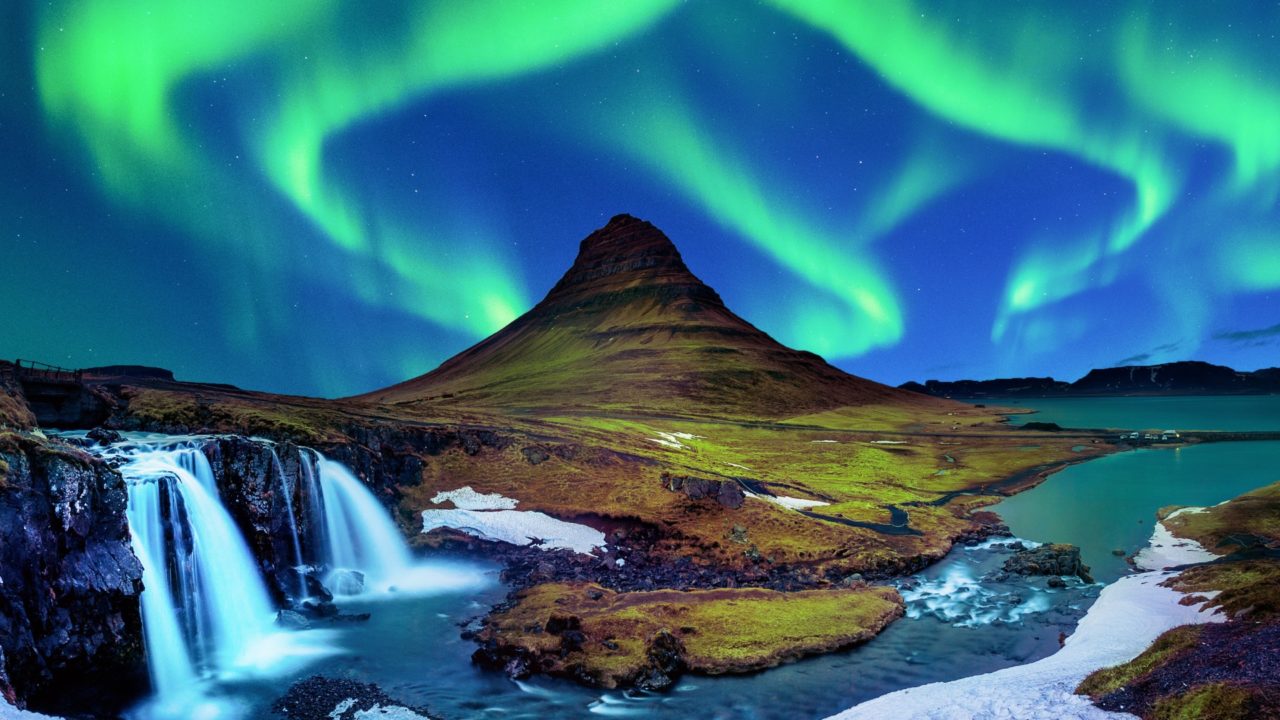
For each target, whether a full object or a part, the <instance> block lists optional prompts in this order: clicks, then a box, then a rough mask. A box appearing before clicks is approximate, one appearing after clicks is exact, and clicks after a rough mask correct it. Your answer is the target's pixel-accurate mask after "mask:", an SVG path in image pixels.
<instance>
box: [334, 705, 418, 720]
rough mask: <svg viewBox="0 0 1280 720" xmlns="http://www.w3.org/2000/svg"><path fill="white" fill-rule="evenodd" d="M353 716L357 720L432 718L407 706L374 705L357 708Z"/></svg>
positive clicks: (414, 719)
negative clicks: (365, 708)
mask: <svg viewBox="0 0 1280 720" xmlns="http://www.w3.org/2000/svg"><path fill="white" fill-rule="evenodd" d="M352 717H354V718H355V720H430V718H428V717H427V716H426V715H419V714H418V713H416V712H414V711H412V710H410V709H409V708H407V707H401V706H399V705H389V706H387V707H382V706H381V705H374V706H373V707H371V708H369V709H368V710H357V711H356V713H355V715H353V716H352Z"/></svg>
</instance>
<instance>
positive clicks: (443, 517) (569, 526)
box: [422, 509, 605, 555]
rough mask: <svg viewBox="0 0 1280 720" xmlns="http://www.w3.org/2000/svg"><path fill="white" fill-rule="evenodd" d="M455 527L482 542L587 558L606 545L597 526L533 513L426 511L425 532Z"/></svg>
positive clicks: (509, 511) (463, 510)
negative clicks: (533, 546) (535, 545)
mask: <svg viewBox="0 0 1280 720" xmlns="http://www.w3.org/2000/svg"><path fill="white" fill-rule="evenodd" d="M442 527H447V528H452V529H454V530H459V531H461V532H464V533H467V534H468V535H474V536H475V537H478V538H480V539H482V540H491V541H494V542H505V543H510V544H512V545H529V544H531V543H533V542H535V541H536V542H537V543H538V547H540V548H542V549H543V550H556V549H559V548H567V549H569V550H573V551H574V552H578V553H582V554H584V555H587V554H590V553H591V551H592V550H594V549H596V548H602V547H604V546H605V539H604V533H602V532H600V531H599V530H596V529H595V528H593V527H588V526H586V525H581V524H578V523H571V522H565V521H563V520H557V519H556V518H553V517H551V516H550V515H547V514H545V513H540V512H536V511H532V510H466V509H458V510H423V511H422V532H424V533H426V532H431V531H432V530H435V529H436V528H442Z"/></svg>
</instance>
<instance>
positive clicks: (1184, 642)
mask: <svg viewBox="0 0 1280 720" xmlns="http://www.w3.org/2000/svg"><path fill="white" fill-rule="evenodd" d="M1202 630H1203V628H1202V627H1200V626H1199V625H1184V626H1182V627H1176V628H1174V629H1172V630H1170V631H1168V632H1166V633H1164V634H1163V635H1161V636H1160V637H1158V638H1156V641H1155V642H1154V643H1152V644H1151V647H1149V648H1147V649H1146V650H1145V651H1143V653H1142V654H1141V655H1139V656H1138V657H1136V658H1134V659H1133V660H1131V661H1129V662H1127V663H1125V664H1123V665H1117V666H1115V667H1109V668H1103V669H1102V670H1099V671H1097V672H1095V673H1092V674H1091V675H1089V677H1087V678H1085V680H1084V682H1082V683H1080V687H1078V688H1076V692H1078V693H1083V694H1085V695H1088V696H1090V697H1093V698H1095V699H1096V698H1101V697H1103V696H1105V695H1110V694H1111V693H1113V692H1116V691H1117V690H1120V689H1122V688H1123V687H1125V686H1126V685H1129V684H1130V683H1132V682H1134V681H1135V680H1137V679H1138V678H1140V677H1142V676H1144V675H1146V674H1147V673H1149V672H1151V670H1152V669H1153V668H1156V667H1159V666H1161V665H1164V664H1165V663H1167V662H1168V661H1169V658H1171V657H1173V656H1174V655H1176V654H1177V653H1180V652H1183V651H1185V650H1187V649H1188V648H1192V647H1195V645H1196V643H1198V642H1199V641H1200V633H1201V631H1202Z"/></svg>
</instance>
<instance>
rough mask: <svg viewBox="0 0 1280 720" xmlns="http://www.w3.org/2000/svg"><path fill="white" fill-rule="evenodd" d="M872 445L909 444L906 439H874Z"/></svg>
mask: <svg viewBox="0 0 1280 720" xmlns="http://www.w3.org/2000/svg"><path fill="white" fill-rule="evenodd" d="M871 444H872V445H907V444H909V443H908V442H907V441H906V440H872V441H871Z"/></svg>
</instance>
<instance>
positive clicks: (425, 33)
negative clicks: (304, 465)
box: [0, 0, 1280, 396]
mask: <svg viewBox="0 0 1280 720" xmlns="http://www.w3.org/2000/svg"><path fill="white" fill-rule="evenodd" d="M1278 30H1280V9H1278V8H1276V7H1274V6H1273V7H1262V6H1251V5H1245V4H1240V5H1230V6H1210V5H1202V4H1190V3H1187V4H1174V3H1162V4H1155V3H1093V2H1089V3H1077V4H1072V5H1070V6H1066V5H1062V4H1052V5H1051V4H1035V3H1018V4H1011V3H1005V4H991V3H982V2H976V1H974V0H969V1H967V2H954V3H910V2H870V1H867V2H838V1H836V0H771V1H770V2H764V3H760V4H755V3H752V4H746V3H738V2H703V3H678V2H673V1H671V0H643V1H640V0H637V1H635V2H626V3H616V4H605V3H598V2H587V1H578V0H542V1H540V2H525V1H523V0H510V1H504V0H485V1H483V2H468V3H450V2H423V1H421V0H403V1H399V2H395V1H391V0H386V1H381V2H376V3H371V4H370V3H343V2H335V1H333V0H305V1H299V0H279V1H278V2H269V3H260V2H245V1H244V0H226V1H224V2H206V1H203V0H165V1H163V2H160V1H154V2H153V1H148V0H130V1H128V2H120V1H119V0H83V1H80V2H53V3H43V2H41V3H35V2H30V3H26V2H21V1H20V2H16V3H6V4H5V7H4V8H3V9H0V31H2V32H3V34H4V38H5V41H6V42H5V44H4V49H3V50H2V51H0V53H2V54H0V57H3V60H4V63H3V66H0V103H2V105H0V129H2V130H3V133H2V134H0V173H3V178H4V186H5V192H4V193H3V195H0V300H3V303H4V307H5V308H6V310H5V312H4V313H3V318H4V320H3V324H2V325H0V355H2V356H6V357H30V358H34V359H39V360H44V361H47V362H54V363H58V364H62V365H68V366H88V365H100V364H107V363H123V362H131V363H144V364H152V365H160V366H164V367H168V368H171V369H173V370H174V371H175V372H177V374H178V375H179V376H180V377H183V378H185V379H193V380H215V381H225V382H233V383H236V384H240V385H243V386H246V387H253V388H260V389H267V390H277V391H283V392H296V393H307V394H322V395H331V396H333V395H345V394H352V393H356V392H360V391H365V390H369V389H372V388H374V387H378V386H382V385H386V384H389V383H391V382H394V381H397V380H401V379H404V378H405V377H408V376H411V375H416V374H419V373H421V372H425V371H426V370H429V369H430V368H431V367H433V366H434V365H435V364H436V363H438V362H439V361H441V360H443V359H444V358H446V357H448V356H450V355H452V354H453V353H455V352H457V351H459V350H461V349H462V348H464V347H466V346H467V345H469V344H470V343H472V342H474V341H475V340H477V339H479V338H481V337H483V336H484V335H486V334H488V333H489V332H492V331H493V330H496V329H497V328H499V327H501V326H502V325H503V324H505V323H506V322H507V321H509V320H511V319H513V318H514V317H515V316H516V315H518V314H519V313H520V312H523V311H524V310H525V309H527V308H528V307H530V306H531V305H532V304H533V303H534V302H536V300H537V299H538V298H540V297H541V295H542V293H544V292H545V291H546V290H547V289H548V288H550V286H551V285H552V284H553V283H554V282H555V280H556V279H557V278H558V277H559V275H560V274H561V273H562V272H563V271H564V270H565V269H566V268H567V267H568V265H569V263H570V262H571V261H572V259H573V256H574V253H575V252H576V243H577V240H579V239H580V238H581V237H583V236H584V235H586V234H587V233H588V232H589V231H590V230H592V229H594V228H596V227H598V226H600V225H602V224H603V223H604V222H605V221H606V220H607V219H608V218H609V217H610V216H611V215H613V214H615V213H619V212H629V213H631V214H634V215H637V216H640V217H644V218H646V219H648V220H651V221H652V222H654V223H655V224H656V225H658V226H659V227H660V228H662V229H663V230H664V231H665V232H666V233H667V234H668V235H669V236H671V238H672V239H673V240H674V241H675V242H676V244H677V245H678V246H679V247H680V249H681V251H682V252H683V253H684V255H685V257H686V260H687V262H688V263H689V265H690V267H691V268H692V269H693V270H694V271H695V272H696V273H697V274H698V275H699V276H701V277H702V278H703V279H704V280H705V281H707V282H708V283H709V284H710V285H712V286H713V287H715V288H716V289H717V290H718V291H720V293H721V294H722V295H723V296H724V298H725V300H726V302H727V303H728V305H729V306H730V307H731V308H734V309H735V310H737V311H738V312H739V313H740V314H742V315H743V316H744V317H746V318H747V319H748V320H750V321H752V322H753V323H755V324H756V325H758V326H760V327H761V328H762V329H764V330H766V331H768V332H770V333H772V334H773V335H775V337H777V338H779V339H780V340H782V341H783V342H785V343H788V344H791V345H794V346H797V347H800V348H804V349H808V350H813V351H815V352H819V353H821V354H823V355H825V356H827V357H828V359H830V360H832V361H833V362H835V363H836V364H837V365H839V366H841V367H843V368H845V369H847V370H850V371H852V372H855V373H857V374H860V375H864V376H867V377H871V378H874V379H878V380H882V381H885V382H892V383H899V382H902V381H905V380H908V379H924V378H927V377H940V378H956V377H993V376H1009V375H1022V374H1037V375H1042V374H1054V375H1057V376H1059V377H1063V378H1067V379H1073V378H1074V377H1076V376H1078V375H1079V374H1081V373H1083V372H1084V371H1085V370H1087V369H1089V368H1091V367H1095V366H1103V365H1109V364H1115V363H1119V362H1122V361H1127V362H1161V361H1171V360H1180V359H1204V360H1210V361H1216V362H1222V363H1226V364H1232V365H1235V366H1237V367H1240V368H1242V369H1252V368H1254V367H1258V366H1261V365H1269V364H1275V363H1276V357H1277V352H1276V351H1277V348H1278V347H1280V332H1268V331H1271V330H1274V328H1275V327H1276V323H1277V322H1280V303H1278V298H1280V295H1278V292H1280V238H1278V237H1277V234H1278V233H1277V228H1278V225H1277V220H1280V211H1278V209H1277V200H1278V199H1280V53H1277V52H1276V48H1277V46H1278V45H1277V43H1280V40H1278V39H1277V36H1276V35H1277V31H1278Z"/></svg>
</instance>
